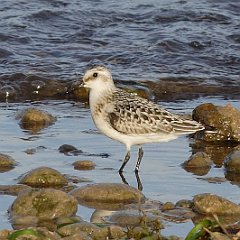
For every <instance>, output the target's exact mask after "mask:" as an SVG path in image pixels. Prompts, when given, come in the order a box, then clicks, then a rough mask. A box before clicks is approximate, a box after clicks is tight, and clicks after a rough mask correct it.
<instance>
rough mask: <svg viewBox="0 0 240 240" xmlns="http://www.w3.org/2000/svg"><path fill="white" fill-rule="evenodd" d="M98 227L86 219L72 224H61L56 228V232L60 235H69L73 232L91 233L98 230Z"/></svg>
mask: <svg viewBox="0 0 240 240" xmlns="http://www.w3.org/2000/svg"><path fill="white" fill-rule="evenodd" d="M100 229H101V228H100V227H98V226H96V225H94V224H92V223H89V222H86V221H81V222H78V223H73V224H67V225H65V226H64V225H63V226H62V227H59V228H58V233H59V234H60V235H61V236H65V237H66V236H71V235H73V234H81V235H82V234H91V235H92V234H93V232H97V231H100Z"/></svg>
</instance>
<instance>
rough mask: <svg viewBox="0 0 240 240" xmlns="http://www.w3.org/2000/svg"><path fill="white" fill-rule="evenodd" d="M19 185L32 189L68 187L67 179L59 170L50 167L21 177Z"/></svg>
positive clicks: (40, 168)
mask: <svg viewBox="0 0 240 240" xmlns="http://www.w3.org/2000/svg"><path fill="white" fill-rule="evenodd" d="M19 183H21V184H26V185H28V186H31V187H62V186H64V185H67V183H68V181H67V179H66V178H65V177H64V176H63V175H62V174H61V173H60V172H59V171H57V170H55V169H52V168H49V167H39V168H36V169H33V170H31V171H29V172H28V173H26V174H25V175H24V176H23V177H21V179H20V181H19Z"/></svg>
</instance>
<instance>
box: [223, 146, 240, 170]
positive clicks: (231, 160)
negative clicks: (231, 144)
mask: <svg viewBox="0 0 240 240" xmlns="http://www.w3.org/2000/svg"><path fill="white" fill-rule="evenodd" d="M224 167H225V170H226V171H227V172H232V173H236V174H240V150H237V151H234V152H232V153H230V154H229V155H228V156H227V157H226V158H225V160H224Z"/></svg>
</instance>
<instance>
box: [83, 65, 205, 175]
mask: <svg viewBox="0 0 240 240" xmlns="http://www.w3.org/2000/svg"><path fill="white" fill-rule="evenodd" d="M82 86H83V87H85V88H88V89H89V105H90V109H91V114H92V118H93V121H94V123H95V125H96V127H97V128H98V129H99V130H100V131H101V132H102V133H103V134H105V135H106V136H108V137H109V138H111V139H113V140H117V141H119V142H121V143H123V144H125V146H126V149H127V152H126V155H125V158H124V160H123V163H122V165H121V167H120V169H119V173H120V174H121V173H122V171H123V169H124V167H125V166H126V164H127V163H128V161H129V159H130V150H131V146H132V145H138V146H139V151H138V159H137V163H136V166H135V173H137V172H138V171H139V166H140V163H141V160H142V157H143V149H142V146H141V145H142V144H144V143H150V142H168V141H170V140H173V139H176V138H177V137H178V136H180V135H182V134H190V133H195V132H197V131H200V130H202V129H204V127H203V126H202V125H201V124H200V123H198V122H196V121H194V120H192V119H189V118H186V117H183V116H180V115H177V114H174V113H171V112H169V111H167V110H166V109H164V108H162V107H160V106H159V105H157V104H155V103H153V102H151V101H149V100H147V99H145V98H142V97H139V96H136V95H133V94H131V93H127V92H126V91H124V90H122V89H119V88H117V87H116V86H115V84H114V82H113V78H112V75H111V73H110V71H109V70H108V69H107V68H105V67H102V66H97V67H94V68H92V69H89V70H87V71H86V73H85V74H84V76H83V82H82Z"/></svg>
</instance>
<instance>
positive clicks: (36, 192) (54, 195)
mask: <svg viewBox="0 0 240 240" xmlns="http://www.w3.org/2000/svg"><path fill="white" fill-rule="evenodd" d="M9 212H10V215H11V217H16V216H23V217H24V216H36V217H37V218H38V219H39V220H48V219H57V218H59V217H63V216H73V215H75V214H76V212H77V200H76V199H75V198H74V197H73V196H71V195H69V194H67V193H65V192H62V191H60V190H56V189H31V190H26V191H22V192H21V193H20V194H19V195H18V197H17V198H16V199H15V201H14V202H13V204H12V206H11V207H10V209H9Z"/></svg>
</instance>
